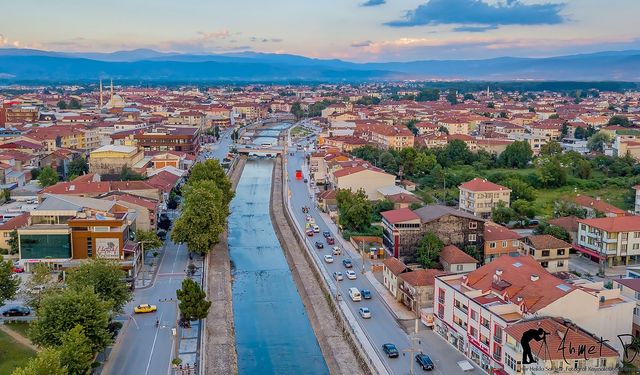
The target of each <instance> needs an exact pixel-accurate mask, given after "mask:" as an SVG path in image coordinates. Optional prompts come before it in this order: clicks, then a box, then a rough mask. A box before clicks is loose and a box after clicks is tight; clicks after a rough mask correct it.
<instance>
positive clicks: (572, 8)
mask: <svg viewBox="0 0 640 375" xmlns="http://www.w3.org/2000/svg"><path fill="white" fill-rule="evenodd" d="M0 9H1V10H2V12H1V13H2V14H3V15H2V22H0V47H7V48H8V47H18V48H35V49H43V50H51V51H65V52H71V51H73V52H112V51H118V50H130V49H137V48H150V49H154V50H158V51H164V52H181V53H198V54H205V53H226V52H238V51H255V52H269V53H289V54H296V55H303V56H308V57H316V58H338V59H343V60H349V61H358V62H365V61H372V62H373V61H411V60H429V59H484V58H492V57H500V56H526V57H543V56H557V55H567V54H575V53H589V52H596V51H610V50H626V49H640V27H638V26H637V25H638V21H637V17H638V14H640V0H110V1H99V2H98V1H87V0H58V1H45V0H20V1H13V2H10V3H9V2H5V4H3V5H0Z"/></svg>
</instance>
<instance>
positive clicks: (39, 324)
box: [29, 283, 124, 353]
mask: <svg viewBox="0 0 640 375" xmlns="http://www.w3.org/2000/svg"><path fill="white" fill-rule="evenodd" d="M123 284H124V283H123ZM111 307H112V306H111V303H110V302H105V301H103V300H102V299H101V298H100V297H99V296H98V295H97V294H95V293H94V292H93V291H92V290H91V289H90V288H85V289H81V290H79V289H76V288H69V289H65V290H63V291H61V292H59V293H52V294H49V295H47V296H46V297H45V298H44V299H43V300H42V301H41V303H40V307H38V311H37V312H38V313H37V316H38V318H37V319H36V320H35V321H34V322H33V323H31V329H30V330H29V337H30V338H31V339H32V340H33V342H34V343H35V344H37V345H41V346H57V345H60V344H62V338H63V337H64V335H65V334H66V333H67V332H68V331H70V330H71V329H73V328H74V327H75V326H76V325H80V326H82V328H83V329H84V333H85V335H86V336H87V338H88V339H89V341H91V346H90V347H91V350H92V351H93V352H94V353H97V352H99V351H101V350H102V349H104V348H105V347H106V346H107V344H108V343H109V342H110V341H111V333H110V332H109V330H108V328H107V327H108V324H109V309H111Z"/></svg>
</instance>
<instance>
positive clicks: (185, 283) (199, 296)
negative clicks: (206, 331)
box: [176, 278, 211, 320]
mask: <svg viewBox="0 0 640 375" xmlns="http://www.w3.org/2000/svg"><path fill="white" fill-rule="evenodd" d="M176 296H177V297H178V300H180V304H179V305H178V306H179V307H180V314H181V315H182V317H183V318H184V319H187V320H199V319H204V318H206V317H207V314H208V312H209V308H210V307H211V301H207V300H206V297H207V295H206V293H205V292H204V291H203V290H202V288H200V285H198V284H197V283H196V282H195V281H193V280H192V279H189V278H187V279H184V280H182V289H178V290H176Z"/></svg>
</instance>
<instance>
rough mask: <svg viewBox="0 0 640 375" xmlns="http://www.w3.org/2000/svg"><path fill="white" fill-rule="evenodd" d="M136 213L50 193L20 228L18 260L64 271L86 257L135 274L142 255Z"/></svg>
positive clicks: (111, 204)
mask: <svg viewBox="0 0 640 375" xmlns="http://www.w3.org/2000/svg"><path fill="white" fill-rule="evenodd" d="M134 230H135V211H130V210H129V209H128V208H127V207H124V206H120V205H118V204H117V203H116V202H115V201H109V200H101V199H94V198H81V197H74V196H61V195H48V196H47V197H46V199H45V200H44V201H43V202H42V203H41V204H40V205H38V207H37V208H36V209H34V210H32V211H31V212H30V219H29V223H28V225H26V226H25V227H23V228H21V229H18V241H19V244H20V245H19V247H20V262H21V263H22V264H23V265H25V268H26V270H27V271H30V269H31V265H32V264H35V263H46V264H47V265H48V266H49V267H50V268H52V269H58V270H63V269H66V268H70V267H73V266H74V264H76V263H77V262H78V261H82V260H86V259H90V258H91V259H97V258H100V259H110V260H114V261H117V262H119V263H120V264H121V266H122V268H123V269H125V270H127V271H128V272H129V276H134V275H135V274H136V273H137V270H138V269H139V267H140V266H141V264H142V263H141V262H142V253H141V251H140V249H139V246H138V244H137V243H136V242H133V241H132V239H133V233H132V232H133V231H134Z"/></svg>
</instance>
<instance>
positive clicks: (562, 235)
mask: <svg viewBox="0 0 640 375" xmlns="http://www.w3.org/2000/svg"><path fill="white" fill-rule="evenodd" d="M533 233H535V234H549V235H551V236H554V237H555V238H558V239H561V240H563V241H565V242H568V243H571V235H570V234H569V232H567V230H566V229H564V228H563V227H559V226H557V225H551V224H549V223H545V222H542V223H540V225H538V226H537V227H536V228H535V229H534V230H533Z"/></svg>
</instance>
